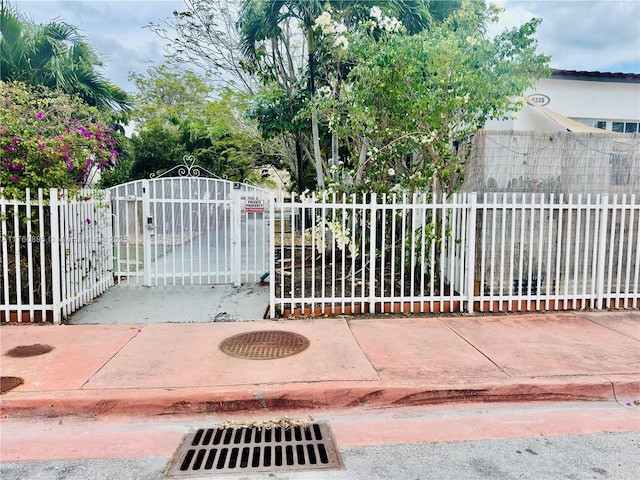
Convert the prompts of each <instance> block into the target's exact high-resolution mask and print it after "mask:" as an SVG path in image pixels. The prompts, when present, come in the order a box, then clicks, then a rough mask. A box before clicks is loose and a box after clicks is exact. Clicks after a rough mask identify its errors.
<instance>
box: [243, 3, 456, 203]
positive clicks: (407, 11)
mask: <svg viewBox="0 0 640 480" xmlns="http://www.w3.org/2000/svg"><path fill="white" fill-rule="evenodd" d="M459 3H460V2H459V0H452V1H448V2H432V1H429V0H353V1H348V2H345V1H344V0H305V1H299V0H242V8H241V10H240V16H239V21H238V25H239V27H240V39H241V46H242V50H243V53H244V57H245V58H244V63H243V65H244V68H245V69H246V70H247V71H251V72H253V73H254V74H255V75H257V76H258V77H259V78H260V79H261V80H263V81H264V83H265V86H266V87H267V88H266V89H265V90H266V92H267V94H266V95H262V96H260V97H259V99H258V101H257V102H256V104H257V108H256V109H254V111H253V116H254V118H256V119H257V120H258V121H259V122H261V123H263V124H264V125H265V126H268V128H265V129H264V130H265V131H266V132H267V134H270V132H274V131H281V132H282V133H283V134H284V135H288V136H291V135H293V136H294V137H295V139H296V150H297V151H298V153H297V157H298V158H297V165H296V169H297V172H296V173H297V175H296V177H297V179H298V190H299V192H301V191H302V190H304V186H311V185H309V184H308V182H305V181H304V180H303V178H302V177H303V169H304V168H305V167H304V164H313V165H314V167H315V175H316V182H315V183H316V184H317V185H320V186H323V184H324V179H325V177H326V176H327V174H328V165H327V162H326V158H325V157H326V155H323V150H324V149H323V147H324V145H323V144H324V143H325V138H329V136H328V135H326V131H325V132H321V131H320V130H319V127H318V122H317V118H316V115H315V110H313V109H309V111H308V112H309V115H308V118H306V119H302V120H301V118H300V117H301V116H300V113H301V111H302V110H303V108H304V107H305V106H306V105H308V103H309V100H310V99H312V98H313V97H314V96H315V95H316V84H317V83H318V78H319V77H322V76H323V75H324V73H323V70H324V69H325V68H326V65H325V63H326V61H327V60H328V59H329V58H330V56H331V55H330V52H329V51H327V49H326V48H325V47H326V45H325V44H324V43H323V42H321V41H320V40H321V39H320V36H321V35H322V33H321V32H320V31H319V29H318V28H319V27H321V24H322V19H323V18H326V15H325V14H324V13H323V11H325V9H326V8H329V9H331V11H333V12H335V13H336V14H337V15H338V16H339V17H340V18H341V19H342V20H343V24H344V28H345V29H348V30H349V31H350V32H355V31H357V30H358V28H359V27H360V24H361V23H362V22H363V21H366V20H367V19H368V17H369V9H370V8H371V6H372V5H379V6H380V7H379V8H382V9H384V10H385V11H388V12H394V13H395V14H396V15H397V16H398V18H401V19H406V23H407V24H408V25H410V27H409V28H408V31H409V32H410V33H413V32H417V31H420V30H422V29H424V28H427V27H428V26H429V25H430V24H431V23H432V22H434V21H439V20H440V19H441V18H444V16H446V15H447V14H448V12H450V11H451V10H452V9H455V8H457V6H458V5H459ZM323 15H324V17H323ZM318 21H319V22H320V23H317V22H318ZM314 25H315V28H314ZM327 27H328V25H327ZM296 28H298V32H301V33H302V34H303V35H302V36H300V33H298V35H297V37H298V38H304V43H303V44H302V46H300V45H295V44H292V43H291V39H292V38H296V36H295V34H293V33H292V32H294V31H295V29H296ZM327 33H328V32H327ZM332 33H335V32H332ZM345 33H346V32H345ZM336 41H337V44H336V46H337V47H338V48H342V47H344V46H347V44H346V43H344V42H345V41H346V37H340V38H338V39H337V40H336ZM318 57H320V60H319V59H318ZM305 60H306V61H305ZM319 71H320V72H319ZM305 80H306V81H305ZM301 88H305V90H306V91H305V92H303V94H302V95H301ZM301 98H302V100H301ZM275 120H277V122H279V124H277V122H276V121H275ZM309 130H311V131H309ZM323 133H325V134H324V135H323ZM309 140H311V141H309ZM301 156H304V159H303V158H301ZM303 184H304V186H303Z"/></svg>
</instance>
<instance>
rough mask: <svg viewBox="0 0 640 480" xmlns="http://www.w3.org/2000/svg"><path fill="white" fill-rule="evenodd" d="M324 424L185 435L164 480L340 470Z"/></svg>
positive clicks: (338, 456)
mask: <svg viewBox="0 0 640 480" xmlns="http://www.w3.org/2000/svg"><path fill="white" fill-rule="evenodd" d="M342 465H343V464H342V459H341V458H340V454H339V452H338V451H337V449H336V447H335V442H334V440H333V435H332V434H331V430H330V429H329V426H328V425H327V424H326V423H311V424H308V425H306V426H292V427H282V426H278V427H274V428H269V429H267V428H264V429H260V428H257V427H252V428H243V427H232V428H208V429H204V428H201V429H199V430H197V431H195V432H191V433H189V434H188V435H186V436H185V438H184V440H183V442H182V445H181V446H180V448H179V449H178V451H177V452H176V453H175V455H174V456H173V458H172V459H171V461H170V462H169V465H168V468H167V476H168V477H191V476H198V477H203V476H210V475H216V474H228V473H249V472H276V471H292V470H317V469H320V470H324V469H330V468H342Z"/></svg>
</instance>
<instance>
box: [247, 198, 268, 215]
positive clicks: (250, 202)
mask: <svg viewBox="0 0 640 480" xmlns="http://www.w3.org/2000/svg"><path fill="white" fill-rule="evenodd" d="M244 211H245V212H247V213H264V200H262V199H260V198H247V199H246V200H245V204H244Z"/></svg>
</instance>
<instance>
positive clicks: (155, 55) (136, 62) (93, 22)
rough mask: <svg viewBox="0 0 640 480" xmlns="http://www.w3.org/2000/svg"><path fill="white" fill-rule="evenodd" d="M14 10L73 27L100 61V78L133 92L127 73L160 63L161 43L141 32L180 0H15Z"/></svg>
mask: <svg viewBox="0 0 640 480" xmlns="http://www.w3.org/2000/svg"><path fill="white" fill-rule="evenodd" d="M12 4H13V5H15V6H16V7H17V8H18V10H19V11H20V12H21V13H22V14H24V15H25V16H26V17H27V18H29V19H30V20H33V21H35V22H36V23H47V22H49V21H51V20H54V19H57V20H60V21H64V22H66V23H69V24H71V25H75V26H77V27H78V28H79V29H80V31H81V34H82V35H83V36H85V37H87V39H88V40H89V42H90V43H91V45H92V46H93V47H94V48H95V49H96V50H97V51H98V52H99V54H100V55H101V58H102V59H103V61H104V70H103V73H104V75H105V76H106V77H107V78H108V79H109V80H111V81H112V82H114V83H115V84H116V85H118V86H120V87H122V88H124V89H125V90H128V91H131V90H133V88H134V87H133V86H132V85H131V83H130V82H129V81H128V79H127V77H128V75H129V72H130V71H135V72H137V73H142V72H144V71H145V70H146V69H147V66H148V64H149V63H150V62H153V63H156V64H159V63H162V61H163V60H164V58H163V55H164V40H162V39H161V38H160V37H159V36H157V35H156V34H155V33H153V32H151V31H150V30H148V29H146V28H144V27H145V26H146V25H147V24H148V23H149V22H154V23H159V22H161V21H162V20H163V19H165V18H168V17H171V16H172V13H173V11H174V10H181V9H183V8H184V3H183V2H182V1H181V0H136V1H131V0H110V1H95V0H49V1H45V0H18V1H13V2H12Z"/></svg>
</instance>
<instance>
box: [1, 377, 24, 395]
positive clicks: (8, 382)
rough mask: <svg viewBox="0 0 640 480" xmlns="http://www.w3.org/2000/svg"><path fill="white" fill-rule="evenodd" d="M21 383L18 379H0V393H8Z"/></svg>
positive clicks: (22, 381) (21, 380)
mask: <svg viewBox="0 0 640 480" xmlns="http://www.w3.org/2000/svg"><path fill="white" fill-rule="evenodd" d="M23 383H24V380H23V379H21V378H20V377H0V393H4V392H8V391H9V390H11V389H14V388H16V387H17V386H18V385H22V384H23Z"/></svg>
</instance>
